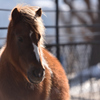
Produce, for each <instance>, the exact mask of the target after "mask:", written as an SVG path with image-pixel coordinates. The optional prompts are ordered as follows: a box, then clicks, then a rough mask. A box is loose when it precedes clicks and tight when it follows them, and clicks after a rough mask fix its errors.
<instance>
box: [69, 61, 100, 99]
mask: <svg viewBox="0 0 100 100" xmlns="http://www.w3.org/2000/svg"><path fill="white" fill-rule="evenodd" d="M70 81H71V83H70V86H71V87H70V94H71V95H72V96H74V97H78V96H81V97H85V98H87V97H90V96H91V97H92V98H94V97H93V94H94V95H98V98H99V97H100V96H99V93H100V63H98V64H97V65H95V66H92V67H90V68H86V69H84V70H82V71H81V72H79V73H77V74H76V75H75V76H74V77H73V78H72V79H70ZM87 94H88V95H87Z"/></svg>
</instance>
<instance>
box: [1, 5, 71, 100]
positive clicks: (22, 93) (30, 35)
mask: <svg viewBox="0 0 100 100" xmlns="http://www.w3.org/2000/svg"><path fill="white" fill-rule="evenodd" d="M41 15H42V10H41V8H39V9H38V8H36V7H31V6H21V5H20V6H16V7H15V8H14V9H13V10H12V12H11V17H10V23H9V26H8V34H7V43H6V45H5V46H4V47H3V48H2V49H1V52H0V100H69V85H68V80H67V78H66V74H65V72H64V70H63V68H62V66H61V64H60V63H59V61H58V60H57V59H56V58H55V57H54V56H53V55H52V54H50V53H49V52H48V51H47V50H46V49H45V48H44V47H43V36H44V26H43V23H42V19H41Z"/></svg>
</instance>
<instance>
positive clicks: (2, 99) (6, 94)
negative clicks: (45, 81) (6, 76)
mask: <svg viewBox="0 0 100 100" xmlns="http://www.w3.org/2000/svg"><path fill="white" fill-rule="evenodd" d="M39 94H40V93H39V90H38V89H28V87H24V86H21V87H20V86H13V85H12V84H11V85H9V86H5V87H2V88H1V87H0V100H41V96H40V95H39Z"/></svg>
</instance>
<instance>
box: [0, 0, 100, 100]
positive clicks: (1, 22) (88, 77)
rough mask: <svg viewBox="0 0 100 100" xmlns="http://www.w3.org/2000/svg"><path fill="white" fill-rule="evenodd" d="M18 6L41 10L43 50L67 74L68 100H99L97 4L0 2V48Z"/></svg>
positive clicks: (96, 0) (99, 0)
mask: <svg viewBox="0 0 100 100" xmlns="http://www.w3.org/2000/svg"><path fill="white" fill-rule="evenodd" d="M20 3H21V4H22V3H24V4H28V5H31V6H39V7H41V8H42V10H43V12H44V14H43V15H42V18H43V22H44V25H45V27H46V31H45V34H46V36H45V40H46V42H45V46H46V48H47V49H48V50H49V51H50V52H52V53H53V54H54V55H55V56H56V57H57V58H58V59H59V61H60V62H61V63H62V65H63V67H64V69H65V71H66V74H67V77H68V79H69V84H70V94H71V100H100V0H0V47H2V46H3V45H4V44H5V42H6V35H7V27H8V24H9V20H8V18H9V16H10V11H11V9H13V7H15V6H16V5H17V4H20Z"/></svg>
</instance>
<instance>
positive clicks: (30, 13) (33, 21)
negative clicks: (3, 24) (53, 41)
mask: <svg viewBox="0 0 100 100" xmlns="http://www.w3.org/2000/svg"><path fill="white" fill-rule="evenodd" d="M15 8H17V10H18V11H19V12H20V13H21V15H22V17H23V19H22V21H24V22H26V23H28V24H29V25H30V26H31V28H32V29H33V30H34V31H35V32H36V33H39V34H40V35H41V39H40V42H39V46H42V47H43V45H44V33H45V32H44V31H45V27H44V25H43V21H42V18H41V17H37V16H36V11H37V9H38V8H39V7H33V6H28V5H25V6H24V5H17V6H16V7H15ZM15 8H14V9H15ZM12 12H13V10H12ZM12 12H11V14H12ZM11 19H12V18H11V17H10V21H11Z"/></svg>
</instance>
